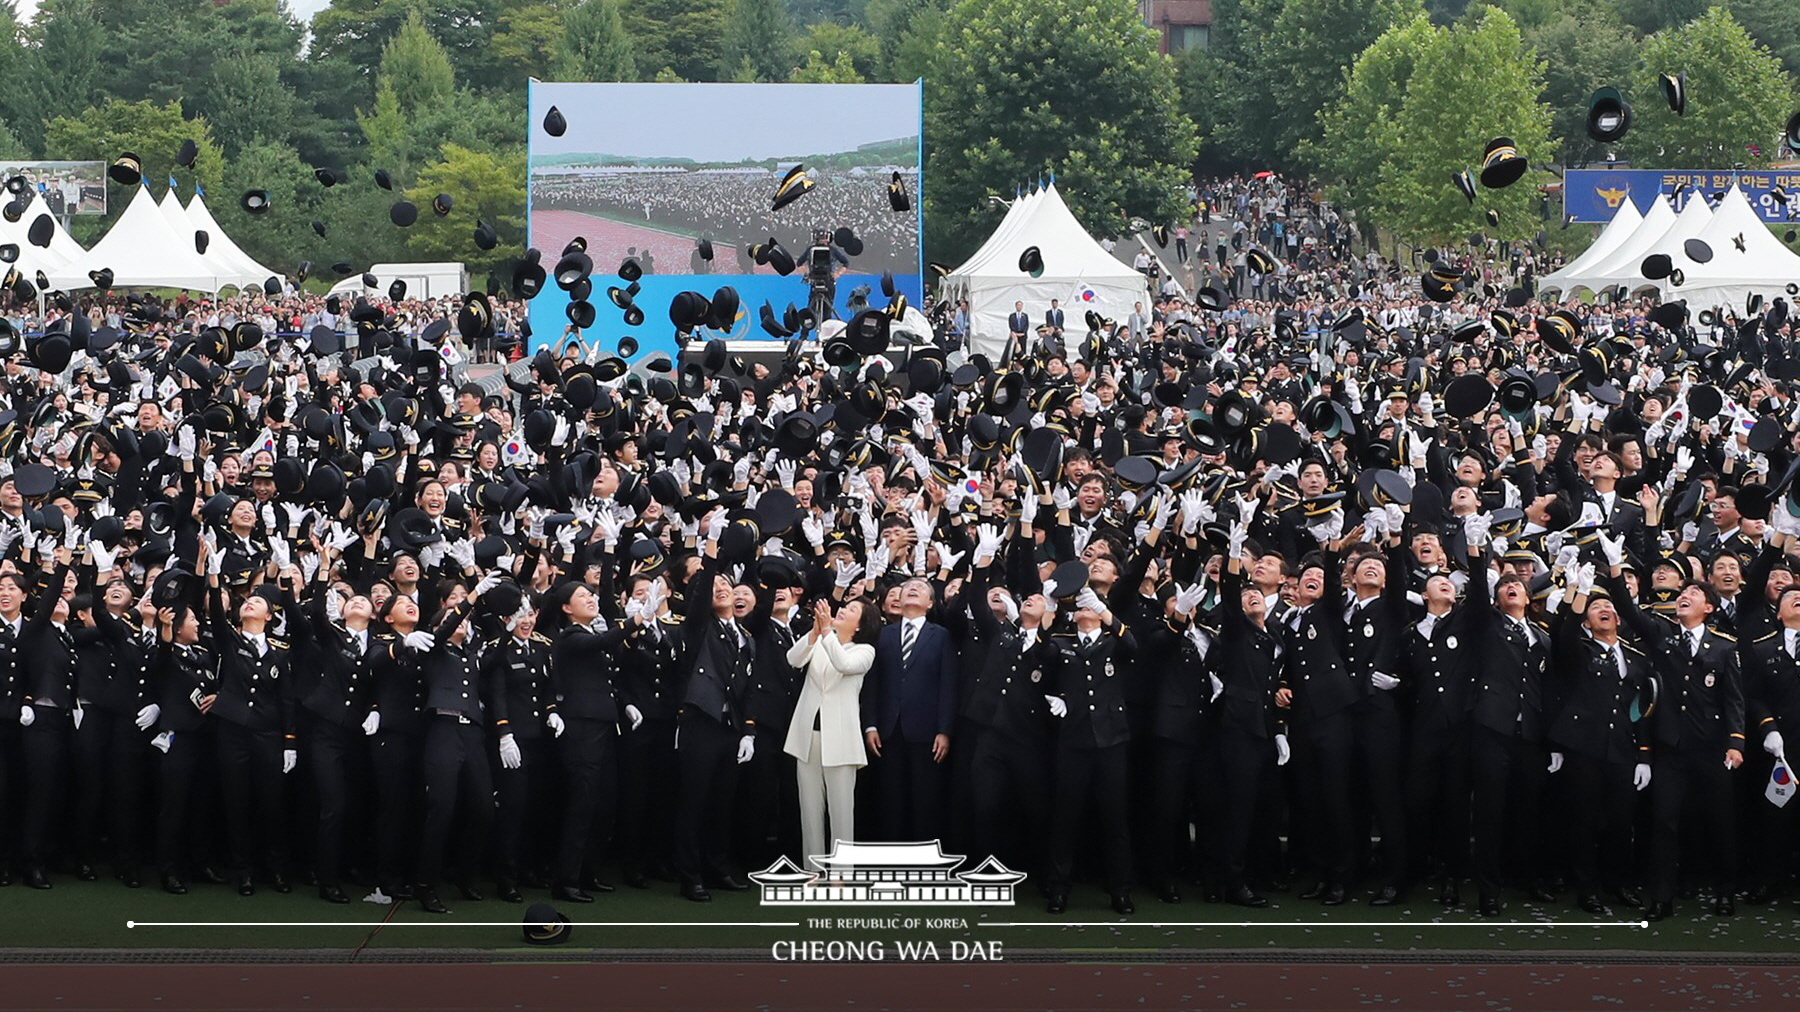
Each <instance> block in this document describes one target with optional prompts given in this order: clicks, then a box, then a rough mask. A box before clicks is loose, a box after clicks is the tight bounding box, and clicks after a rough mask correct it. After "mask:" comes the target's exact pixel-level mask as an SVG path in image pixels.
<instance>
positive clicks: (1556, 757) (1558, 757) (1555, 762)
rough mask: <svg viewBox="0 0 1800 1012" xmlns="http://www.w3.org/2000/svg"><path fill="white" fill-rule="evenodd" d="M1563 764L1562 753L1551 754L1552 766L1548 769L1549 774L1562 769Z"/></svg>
mask: <svg viewBox="0 0 1800 1012" xmlns="http://www.w3.org/2000/svg"><path fill="white" fill-rule="evenodd" d="M1562 764H1563V754H1562V753H1561V752H1552V753H1550V765H1549V767H1548V772H1551V773H1555V772H1556V771H1557V770H1560V769H1562Z"/></svg>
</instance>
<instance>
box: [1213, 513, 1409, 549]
mask: <svg viewBox="0 0 1800 1012" xmlns="http://www.w3.org/2000/svg"><path fill="white" fill-rule="evenodd" d="M1379 516H1381V514H1379V513H1372V514H1370V517H1371V518H1373V517H1379ZM1366 522H1367V521H1366V520H1365V523H1366ZM1371 530H1372V529H1371V528H1368V527H1365V528H1364V533H1365V534H1367V533H1370V532H1371ZM1306 531H1307V533H1308V534H1311V535H1312V536H1313V537H1315V538H1317V539H1319V543H1320V544H1325V543H1326V542H1330V541H1336V540H1337V539H1338V538H1340V537H1342V536H1343V534H1344V511H1343V510H1332V511H1331V512H1329V513H1327V514H1325V519H1323V520H1321V521H1319V522H1318V523H1316V524H1307V525H1306ZM1245 533H1246V535H1248V532H1247V531H1246V532H1245ZM1235 535H1236V531H1235V530H1234V531H1233V536H1234V537H1235ZM1233 543H1234V544H1235V542H1233ZM1233 558H1236V554H1235V553H1234V554H1233Z"/></svg>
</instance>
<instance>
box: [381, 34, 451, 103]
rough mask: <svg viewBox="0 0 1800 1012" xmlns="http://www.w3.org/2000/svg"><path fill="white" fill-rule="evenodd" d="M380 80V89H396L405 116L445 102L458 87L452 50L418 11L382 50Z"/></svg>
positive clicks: (395, 97)
mask: <svg viewBox="0 0 1800 1012" xmlns="http://www.w3.org/2000/svg"><path fill="white" fill-rule="evenodd" d="M377 80H378V84H377V86H376V90H377V92H378V93H379V92H380V91H382V90H386V89H392V91H393V93H394V101H395V102H396V103H398V105H399V108H400V113H401V115H403V116H410V115H413V114H414V113H417V112H420V111H422V110H424V109H427V108H430V107H431V106H432V105H435V104H437V103H439V102H442V101H443V100H445V99H447V98H449V97H450V93H451V92H453V91H454V90H455V89H456V72H455V70H453V69H452V68H451V66H450V54H449V53H447V52H445V51H444V47H443V46H441V45H438V42H437V40H436V39H434V38H432V37H431V33H430V32H428V31H426V30H425V22H424V19H422V18H421V17H419V14H418V12H417V11H414V12H413V13H412V14H411V15H410V16H408V17H407V19H406V21H405V22H403V23H402V24H401V25H400V31H399V32H398V33H397V34H395V36H394V38H393V41H391V42H389V43H388V44H387V48H385V49H383V50H382V51H381V76H380V77H379V78H378V79H377Z"/></svg>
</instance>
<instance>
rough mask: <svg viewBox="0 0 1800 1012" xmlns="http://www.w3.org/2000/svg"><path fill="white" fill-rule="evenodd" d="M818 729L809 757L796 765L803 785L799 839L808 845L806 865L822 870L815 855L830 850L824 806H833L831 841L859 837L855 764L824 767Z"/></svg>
mask: <svg viewBox="0 0 1800 1012" xmlns="http://www.w3.org/2000/svg"><path fill="white" fill-rule="evenodd" d="M821 754H823V750H822V748H821V745H820V741H819V732H817V731H814V732H813V733H812V741H811V742H810V743H808V745H807V752H806V758H805V759H802V760H800V761H799V762H798V763H796V764H794V770H795V776H796V777H797V778H798V780H799V785H800V842H801V844H802V845H803V846H804V847H805V848H806V867H807V869H808V870H811V871H819V870H820V868H819V865H818V863H817V862H816V861H814V860H813V858H814V857H815V856H817V855H821V854H829V853H831V847H830V845H829V841H828V840H827V838H826V836H825V808H826V806H827V805H829V806H830V808H831V837H830V839H831V840H847V841H854V840H855V839H856V769H857V768H856V767H855V766H822V765H820V764H819V756H820V755H821Z"/></svg>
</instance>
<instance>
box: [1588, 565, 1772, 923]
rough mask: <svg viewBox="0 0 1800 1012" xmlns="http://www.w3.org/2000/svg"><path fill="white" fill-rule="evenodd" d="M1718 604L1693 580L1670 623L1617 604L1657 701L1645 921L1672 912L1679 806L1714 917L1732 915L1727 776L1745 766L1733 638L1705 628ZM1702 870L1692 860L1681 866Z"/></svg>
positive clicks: (1733, 854) (1733, 859)
mask: <svg viewBox="0 0 1800 1012" xmlns="http://www.w3.org/2000/svg"><path fill="white" fill-rule="evenodd" d="M1601 545H1602V548H1603V550H1605V549H1609V548H1614V547H1616V546H1615V545H1614V544H1613V543H1612V542H1610V541H1609V539H1607V538H1606V536H1605V535H1602V536H1601ZM1717 604H1718V592H1717V591H1715V590H1713V589H1712V588H1711V587H1710V586H1707V585H1706V584H1704V583H1699V582H1696V581H1692V580H1690V581H1688V582H1687V583H1686V584H1685V585H1684V586H1683V587H1682V588H1681V593H1680V594H1679V595H1678V596H1677V597H1676V598H1675V620H1674V621H1673V622H1671V621H1669V620H1668V619H1666V618H1663V617H1662V616H1661V615H1654V614H1650V613H1648V612H1644V611H1642V610H1640V609H1639V608H1638V606H1637V602H1636V601H1634V600H1632V599H1631V597H1630V596H1629V595H1624V596H1621V597H1620V599H1619V602H1618V608H1619V612H1620V614H1621V615H1623V616H1624V619H1625V622H1626V624H1628V625H1629V626H1630V627H1631V628H1632V629H1633V630H1634V631H1635V632H1636V633H1637V634H1638V637H1639V638H1640V640H1641V641H1642V643H1643V644H1644V649H1645V652H1647V653H1648V654H1649V655H1650V657H1651V658H1652V662H1653V663H1654V665H1655V667H1656V671H1657V674H1658V675H1659V676H1660V677H1661V679H1662V692H1663V698H1662V699H1661V700H1660V701H1659V705H1658V706H1657V708H1656V713H1655V714H1654V715H1653V717H1652V720H1651V731H1652V736H1653V740H1654V742H1655V744H1656V762H1655V770H1656V780H1655V784H1654V786H1653V787H1652V788H1651V791H1650V807H1651V812H1652V821H1653V827H1652V830H1651V832H1652V836H1651V839H1650V910H1649V917H1650V919H1651V920H1653V921H1660V920H1662V919H1663V918H1665V917H1668V916H1669V915H1670V914H1671V913H1673V912H1674V903H1675V893H1676V890H1677V888H1678V886H1679V885H1680V874H1679V867H1680V853H1681V829H1682V813H1683V811H1684V810H1685V808H1686V807H1687V806H1688V805H1692V806H1694V807H1696V808H1699V809H1700V810H1701V811H1702V812H1704V814H1705V820H1704V824H1705V826H1706V834H1705V842H1706V846H1707V847H1708V849H1709V851H1710V852H1709V853H1708V854H1707V855H1706V858H1707V860H1708V861H1710V863H1711V864H1712V868H1711V872H1712V881H1713V887H1714V892H1713V913H1714V914H1716V915H1718V916H1721V917H1728V916H1730V915H1731V914H1733V913H1735V912H1736V903H1735V900H1736V896H1737V856H1738V854H1737V829H1738V827H1737V813H1736V812H1735V811H1734V810H1733V808H1734V806H1733V804H1732V797H1733V794H1732V788H1733V786H1734V784H1733V782H1732V780H1731V772H1732V771H1733V770H1735V769H1737V768H1738V767H1739V766H1742V765H1743V764H1744V684H1743V679H1742V677H1741V675H1740V673H1739V670H1738V651H1737V640H1736V638H1735V637H1732V636H1730V635H1727V634H1726V633H1722V632H1719V631H1718V630H1717V629H1713V628H1710V627H1709V626H1708V624H1707V623H1708V621H1709V620H1710V619H1711V617H1712V614H1713V612H1714V611H1715V610H1716V608H1717ZM1714 848H1716V849H1714ZM1691 856H1692V857H1695V858H1698V857H1699V856H1700V855H1691ZM1701 863H1702V862H1701V861H1698V860H1695V861H1692V862H1690V867H1693V866H1695V865H1699V864H1701Z"/></svg>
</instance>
